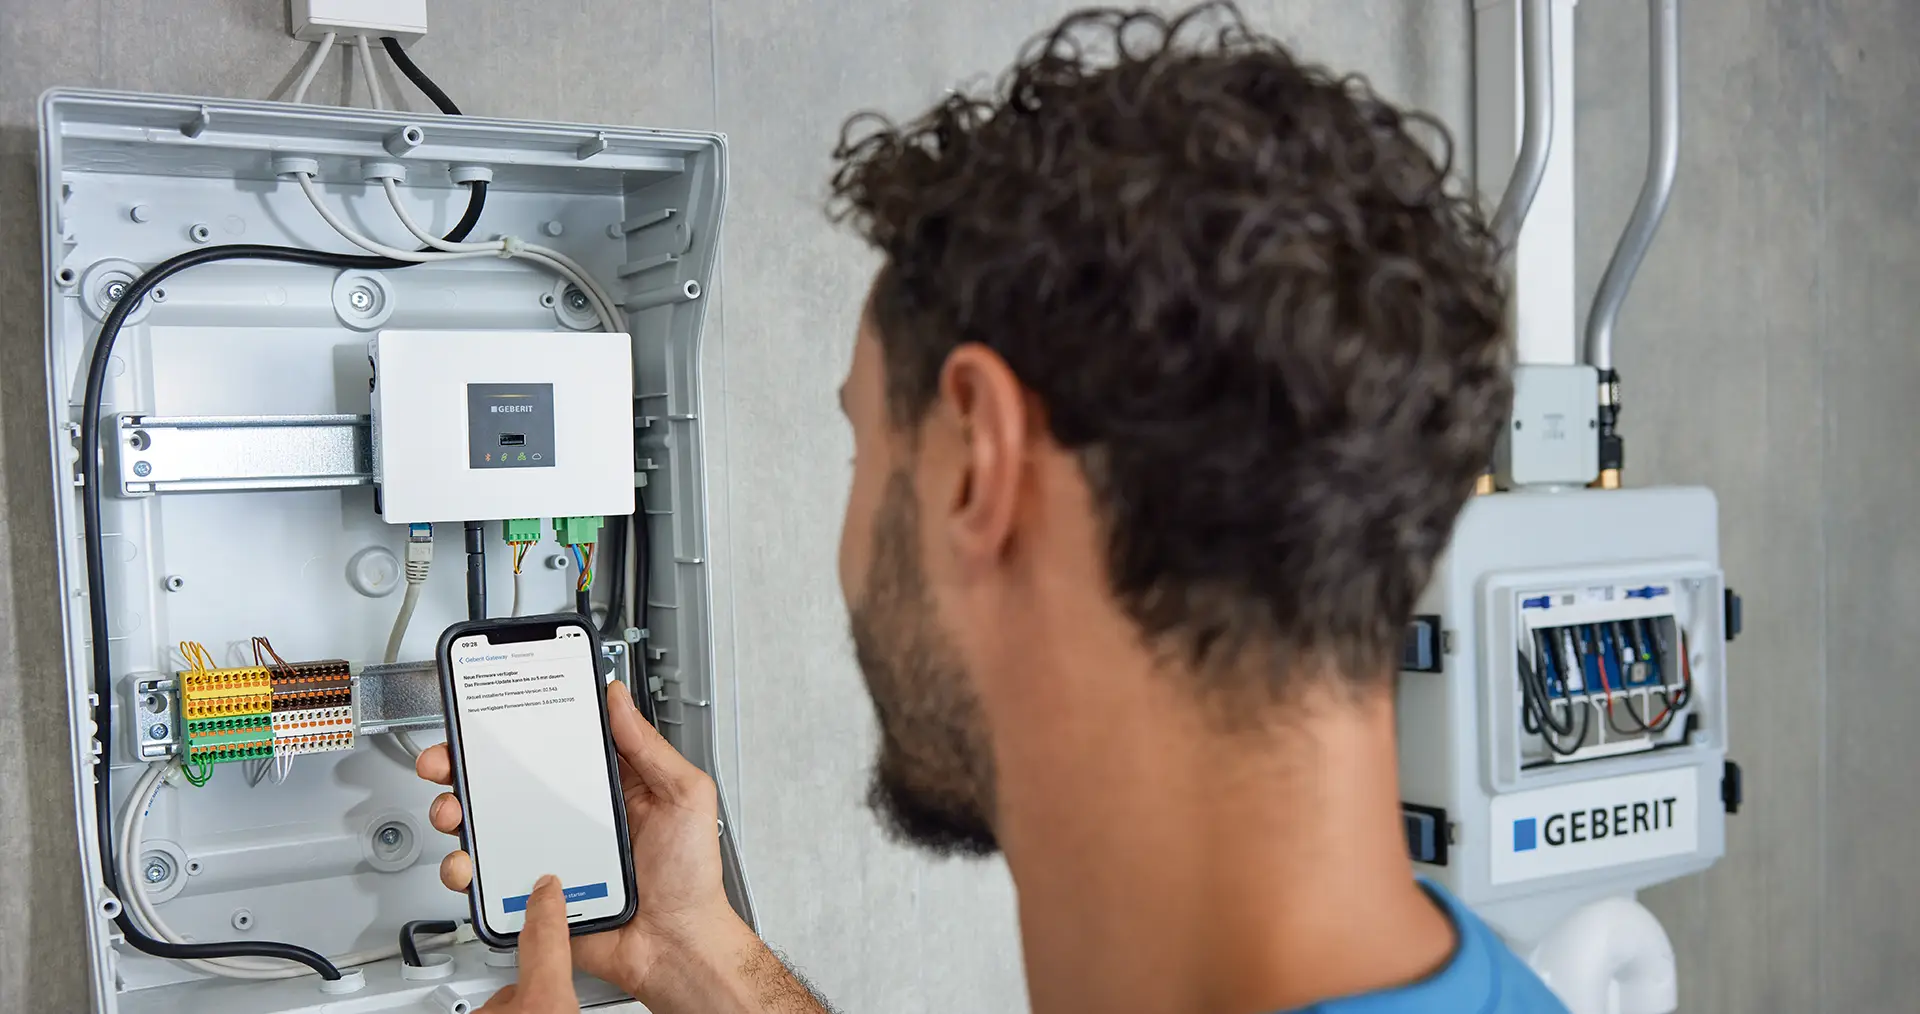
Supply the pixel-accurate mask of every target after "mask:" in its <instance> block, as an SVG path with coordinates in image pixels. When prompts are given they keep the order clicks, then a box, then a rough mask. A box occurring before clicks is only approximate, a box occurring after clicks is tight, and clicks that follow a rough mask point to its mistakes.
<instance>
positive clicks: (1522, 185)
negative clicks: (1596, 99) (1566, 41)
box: [1493, 0, 1553, 249]
mask: <svg viewBox="0 0 1920 1014" xmlns="http://www.w3.org/2000/svg"><path fill="white" fill-rule="evenodd" d="M1519 14H1520V79H1521V88H1520V95H1521V99H1520V100H1521V102H1522V103H1523V104H1524V105H1525V107H1526V108H1525V109H1524V110H1523V111H1522V115H1523V117H1524V119H1523V121H1522V124H1521V130H1520V151H1519V154H1517V155H1516V156H1515V157H1514V160H1513V175H1512V176H1510V177H1508V178H1507V190H1506V193H1504V194H1501V195H1500V206H1499V207H1498V208H1496V209H1495V210H1494V213H1493V236H1494V239H1495V240H1496V241H1498V242H1499V244H1500V245H1501V246H1502V247H1504V248H1506V249H1512V248H1513V244H1514V242H1515V241H1516V240H1518V239H1519V238H1520V226H1521V224H1522V223H1524V222H1525V221H1526V218H1527V211H1528V210H1529V209H1531V208H1532V207H1533V198H1534V195H1535V194H1537V193H1539V192H1540V181H1541V180H1543V179H1545V178H1546V176H1547V156H1548V155H1549V154H1551V153H1552V151H1553V2H1552V0H1520V9H1519Z"/></svg>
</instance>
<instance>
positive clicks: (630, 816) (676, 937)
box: [415, 683, 820, 1014]
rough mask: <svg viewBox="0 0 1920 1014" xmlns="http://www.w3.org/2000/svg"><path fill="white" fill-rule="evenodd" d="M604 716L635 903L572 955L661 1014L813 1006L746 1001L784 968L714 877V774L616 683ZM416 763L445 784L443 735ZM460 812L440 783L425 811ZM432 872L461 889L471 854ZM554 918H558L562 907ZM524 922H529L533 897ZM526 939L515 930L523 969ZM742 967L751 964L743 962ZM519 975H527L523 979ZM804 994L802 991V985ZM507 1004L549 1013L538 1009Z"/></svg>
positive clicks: (443, 815)
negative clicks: (616, 765)
mask: <svg viewBox="0 0 1920 1014" xmlns="http://www.w3.org/2000/svg"><path fill="white" fill-rule="evenodd" d="M607 716H608V720H609V722H610V723H611V725H612V726H613V743H614V746H615V747H616V748H617V749H618V750H619V753H620V788H621V791H622V792H623V793H624V794H625V796H626V802H627V829H628V832H629V833H630V834H631V835H632V839H633V855H634V858H635V862H634V876H635V880H636V887H637V893H638V895H639V907H638V909H637V911H636V912H635V914H634V917H633V919H632V920H631V921H630V922H628V923H627V924H626V925H625V926H622V927H620V928H618V929H613V930H608V931H606V932H604V933H595V934H591V935H588V936H580V937H574V938H572V956H573V964H574V965H576V966H578V967H579V968H580V970H582V971H584V972H587V973H589V974H592V975H594V976H597V977H598V978H601V979H604V980H606V981H608V982H610V983H613V984H614V985H616V986H618V987H620V988H621V989H624V990H626V991H627V992H628V993H630V994H632V995H633V996H635V997H638V998H639V999H640V1000H641V1001H642V1002H644V1003H645V1004H646V1005H647V1006H648V1008H650V1009H652V1010H654V1011H657V1012H659V1014H674V1012H682V1011H684V1012H691V1011H724V1010H765V1009H793V1010H819V1009H820V1008H818V1007H815V1006H811V1005H809V1006H804V1007H778V1006H775V1005H773V1004H769V1003H765V1002H762V1001H759V1000H756V999H751V998H752V997H754V995H755V993H758V994H759V996H761V997H765V996H767V995H768V992H767V987H766V985H765V984H764V983H761V982H759V981H758V980H761V979H764V978H766V977H769V976H771V975H772V972H771V970H768V969H767V968H766V966H767V963H769V962H771V963H772V966H773V968H774V969H778V970H779V975H778V977H779V978H785V977H786V976H785V970H784V968H781V967H780V965H779V962H778V961H777V959H775V958H774V957H773V955H772V953H771V952H769V951H767V950H766V946H765V945H764V944H762V943H760V940H759V938H758V937H755V936H754V935H753V931H752V930H750V929H748V928H747V926H746V924H745V923H742V922H741V921H740V919H739V917H738V916H736V915H734V913H733V909H732V907H730V906H729V905H728V904H727V895H726V890H725V889H724V888H723V887H721V883H720V835H719V829H720V821H719V816H718V810H719V804H718V797H717V795H716V794H715V791H714V786H713V779H711V778H709V777H707V774H706V772H704V771H701V770H700V769H699V768H697V767H694V766H693V765H692V764H690V763H688V762H687V759H686V758H684V757H682V756H680V753H679V751H677V750H675V749H674V748H673V746H672V744H670V743H668V742H667V741H666V740H664V739H662V738H660V733H659V732H657V731H655V730H654V728H653V726H651V725H648V724H647V721H646V719H644V718H642V717H641V716H640V711H639V709H638V708H636V707H634V704H633V698H631V697H630V696H628V694H627V688H626V687H624V686H622V685H621V684H618V683H615V684H613V685H612V686H610V687H608V688H607ZM415 770H417V771H418V772H419V773H420V777H422V778H425V779H427V780H429V781H432V782H437V783H439V784H441V785H450V784H452V782H453V765H452V762H451V761H450V760H449V758H448V756H447V748H446V747H445V746H444V745H438V746H431V747H428V748H427V749H426V750H424V751H422V752H421V754H420V759H419V761H418V762H417V763H416V764H415ZM462 819H463V816H462V814H461V811H460V800H459V799H457V798H455V796H454V795H453V794H452V793H450V792H443V793H441V794H440V796H439V797H438V798H436V799H435V800H434V801H433V805H432V806H431V808H429V810H428V811H427V820H428V821H429V822H430V823H432V824H433V826H434V827H435V828H437V829H439V830H441V831H444V832H446V833H448V834H457V833H459V830H460V822H461V820H462ZM440 881H441V883H444V884H446V885H447V887H448V888H450V889H452V890H455V891H465V890H466V889H467V885H468V884H470V883H472V882H473V860H472V859H471V858H470V857H469V856H468V855H467V853H466V852H464V851H457V850H456V851H454V852H452V853H449V854H448V855H447V858H446V859H445V860H443V861H442V862H441V863H440ZM564 907H565V906H564V905H563V906H562V910H563V911H564ZM561 918H562V922H563V923H564V921H565V917H564V915H563V916H562V917H561ZM527 921H528V924H529V926H531V924H532V922H533V917H532V911H531V905H529V911H528V920H527ZM564 930H565V927H564V925H563V926H562V931H563V932H564ZM526 947H527V944H526V941H525V939H524V937H523V939H522V942H521V961H522V966H521V971H522V975H523V976H524V975H525V974H526V966H525V962H526V960H527V958H526ZM749 968H751V969H752V970H753V971H752V972H748V971H747V970H748V969H749ZM748 980H754V981H748ZM522 982H523V984H526V985H530V983H527V981H526V980H525V979H524V978H523V979H522ZM731 994H738V995H739V996H740V997H741V998H742V1001H743V1002H742V1003H741V1005H740V1006H737V1007H735V1006H730V1005H729V1004H728V1002H727V1000H728V996H729V995H731ZM571 995H572V994H571V992H569V993H568V996H571ZM801 995H802V996H805V995H806V994H805V992H804V990H802V991H801ZM808 999H809V1001H810V1000H811V998H810V997H809V998H808ZM505 1009H506V1010H511V1011H521V1010H526V1011H536V1010H537V1011H540V1012H541V1014H545V1008H533V1007H528V1008H521V1007H508V1008H505ZM556 1009H558V1008H556Z"/></svg>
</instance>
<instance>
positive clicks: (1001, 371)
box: [936, 344, 1036, 564]
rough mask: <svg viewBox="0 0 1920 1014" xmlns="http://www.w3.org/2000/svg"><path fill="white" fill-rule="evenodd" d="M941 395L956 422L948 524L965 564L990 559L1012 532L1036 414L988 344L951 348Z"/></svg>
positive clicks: (952, 435) (942, 373) (946, 511)
mask: <svg viewBox="0 0 1920 1014" xmlns="http://www.w3.org/2000/svg"><path fill="white" fill-rule="evenodd" d="M939 395H940V397H939V404H940V405H941V406H942V407H943V410H944V411H943V414H945V415H946V416H947V417H948V419H947V421H948V424H949V425H950V426H951V427H952V432H951V433H950V434H949V435H948V438H949V439H950V440H952V441H953V444H954V446H953V448H952V451H951V458H950V460H951V461H952V462H953V463H954V465H955V466H956V467H955V468H954V469H953V471H952V473H951V475H952V480H951V482H950V484H949V485H948V488H947V489H945V490H942V491H940V493H939V495H940V496H941V497H943V498H944V502H943V504H942V506H943V511H944V520H943V524H944V527H945V528H946V530H947V533H948V534H947V538H948V540H949V542H950V544H951V545H952V547H953V549H954V552H955V555H956V556H957V557H958V558H959V560H960V562H961V563H962V564H965V563H969V562H986V561H988V560H991V559H994V558H997V557H998V556H999V555H1000V554H1001V553H1002V552H1003V551H1004V550H1005V548H1006V545H1007V543H1008V541H1010V540H1011V539H1012V537H1013V526H1014V520H1015V518H1016V516H1017V515H1018V512H1019V506H1020V497H1021V495H1022V492H1023V490H1022V477H1023V475H1024V473H1025V471H1026V468H1027V465H1028V463H1029V462H1028V460H1027V459H1028V455H1029V454H1030V453H1031V450H1032V449H1031V448H1030V447H1029V446H1028V440H1029V438H1030V436H1031V435H1032V428H1033V426H1034V424H1035V422H1036V420H1035V419H1034V418H1033V414H1032V408H1031V405H1030V402H1029V399H1028V397H1027V390H1026V388H1025V387H1024V386H1023V385H1021V383H1020V380H1019V378H1018V377H1015V376H1014V375H1013V370H1012V369H1010V368H1009V367H1008V366H1007V362H1006V360H1004V359H1002V358H1000V354H999V353H997V352H995V351H993V350H992V349H989V348H987V347H986V346H985V345H980V344H966V345H961V346H959V347H958V348H956V349H954V350H953V351H952V352H951V353H948V355H947V361H946V363H945V365H943V366H942V367H941V369H940V388H939ZM936 502H941V501H936Z"/></svg>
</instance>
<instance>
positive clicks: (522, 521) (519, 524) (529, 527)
mask: <svg viewBox="0 0 1920 1014" xmlns="http://www.w3.org/2000/svg"><path fill="white" fill-rule="evenodd" d="M500 537H501V539H502V540H504V541H505V542H506V543H507V544H509V545H512V544H513V543H516V542H539V541H540V519H539V518H508V519H507V520H505V521H502V522H501V523H500Z"/></svg>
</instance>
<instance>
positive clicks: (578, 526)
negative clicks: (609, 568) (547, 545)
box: [553, 517, 606, 546]
mask: <svg viewBox="0 0 1920 1014" xmlns="http://www.w3.org/2000/svg"><path fill="white" fill-rule="evenodd" d="M605 520H606V519H604V518H601V517H586V518H554V519H553V537H554V538H556V539H559V540H560V544H561V545H563V546H584V545H587V544H588V543H590V542H592V541H594V540H595V539H596V538H598V537H599V535H600V526H601V525H602V524H604V523H605Z"/></svg>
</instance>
